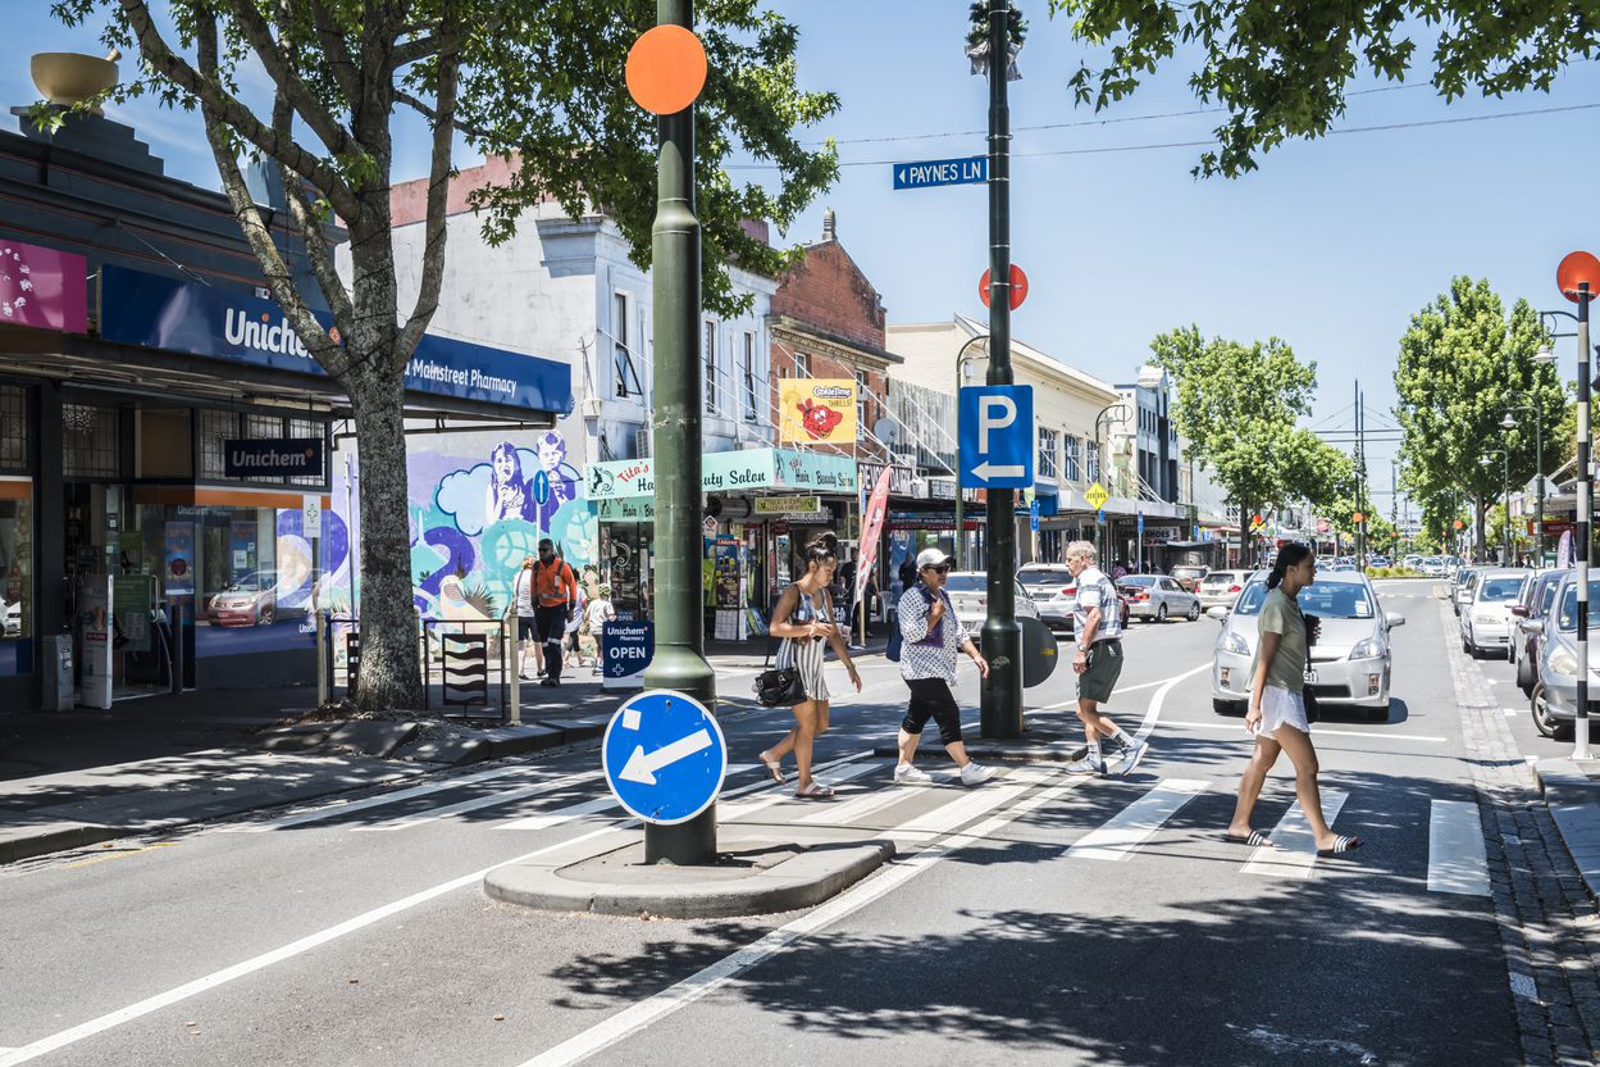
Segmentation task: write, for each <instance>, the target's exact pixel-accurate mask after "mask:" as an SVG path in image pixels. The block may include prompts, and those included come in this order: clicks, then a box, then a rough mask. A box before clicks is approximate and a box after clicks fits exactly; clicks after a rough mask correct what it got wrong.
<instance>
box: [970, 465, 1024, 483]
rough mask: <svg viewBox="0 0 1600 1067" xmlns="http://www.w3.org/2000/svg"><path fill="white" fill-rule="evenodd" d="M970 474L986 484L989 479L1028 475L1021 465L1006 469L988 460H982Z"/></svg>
mask: <svg viewBox="0 0 1600 1067" xmlns="http://www.w3.org/2000/svg"><path fill="white" fill-rule="evenodd" d="M972 473H973V474H976V475H977V476H978V477H979V478H982V479H983V480H984V481H986V482H987V481H989V480H990V479H991V478H1021V477H1022V476H1023V475H1025V474H1027V473H1028V469H1027V468H1026V467H1024V466H1022V465H1021V464H1016V465H1014V466H1008V467H1007V466H996V465H994V464H993V463H990V462H989V461H988V460H984V461H983V462H982V463H980V464H978V465H977V466H976V467H973V468H972Z"/></svg>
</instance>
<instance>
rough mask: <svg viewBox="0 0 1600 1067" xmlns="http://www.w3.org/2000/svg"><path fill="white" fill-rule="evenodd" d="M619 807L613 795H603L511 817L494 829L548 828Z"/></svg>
mask: <svg viewBox="0 0 1600 1067" xmlns="http://www.w3.org/2000/svg"><path fill="white" fill-rule="evenodd" d="M619 807H621V805H620V804H618V803H617V801H616V798H615V797H611V796H603V797H600V798H599V799H597V800H585V801H584V802H583V803H582V804H569V805H567V806H566V807H564V808H557V809H556V810H555V811H542V812H540V813H539V814H537V815H529V816H526V817H525V818H521V819H513V820H512V821H511V822H504V823H501V824H500V825H499V826H496V827H495V829H496V830H548V829H550V827H552V826H560V825H561V824H562V823H564V822H571V821H572V820H573V819H581V818H583V817H584V816H585V815H599V814H601V813H602V812H607V811H610V810H611V809H612V808H619Z"/></svg>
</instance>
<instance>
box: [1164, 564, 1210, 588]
mask: <svg viewBox="0 0 1600 1067" xmlns="http://www.w3.org/2000/svg"><path fill="white" fill-rule="evenodd" d="M1210 573H1211V568H1210V567H1202V566H1201V565H1200V564H1198V563H1193V564H1190V563H1180V564H1179V565H1178V566H1176V567H1174V568H1172V577H1173V579H1174V580H1176V581H1177V583H1178V584H1179V585H1180V586H1182V587H1183V588H1184V591H1186V592H1190V593H1198V592H1199V591H1200V589H1199V585H1200V583H1201V582H1202V581H1204V580H1205V577H1206V575H1208V574H1210Z"/></svg>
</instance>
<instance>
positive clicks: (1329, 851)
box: [1317, 837, 1361, 859]
mask: <svg viewBox="0 0 1600 1067" xmlns="http://www.w3.org/2000/svg"><path fill="white" fill-rule="evenodd" d="M1360 847H1361V838H1359V837H1341V838H1339V840H1337V841H1335V842H1334V843H1333V847H1332V848H1319V849H1317V855H1319V856H1321V857H1323V858H1324V859H1327V858H1330V857H1333V856H1342V855H1344V854H1345V853H1346V852H1354V851H1355V850H1356V849H1358V848H1360Z"/></svg>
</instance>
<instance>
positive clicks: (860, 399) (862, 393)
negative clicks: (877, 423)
mask: <svg viewBox="0 0 1600 1067" xmlns="http://www.w3.org/2000/svg"><path fill="white" fill-rule="evenodd" d="M871 428H872V386H871V385H870V384H869V383H868V381H867V372H866V371H864V370H862V369H861V368H859V367H857V368H856V434H857V435H858V436H861V437H865V436H866V435H867V431H868V430H870V429H871Z"/></svg>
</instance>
